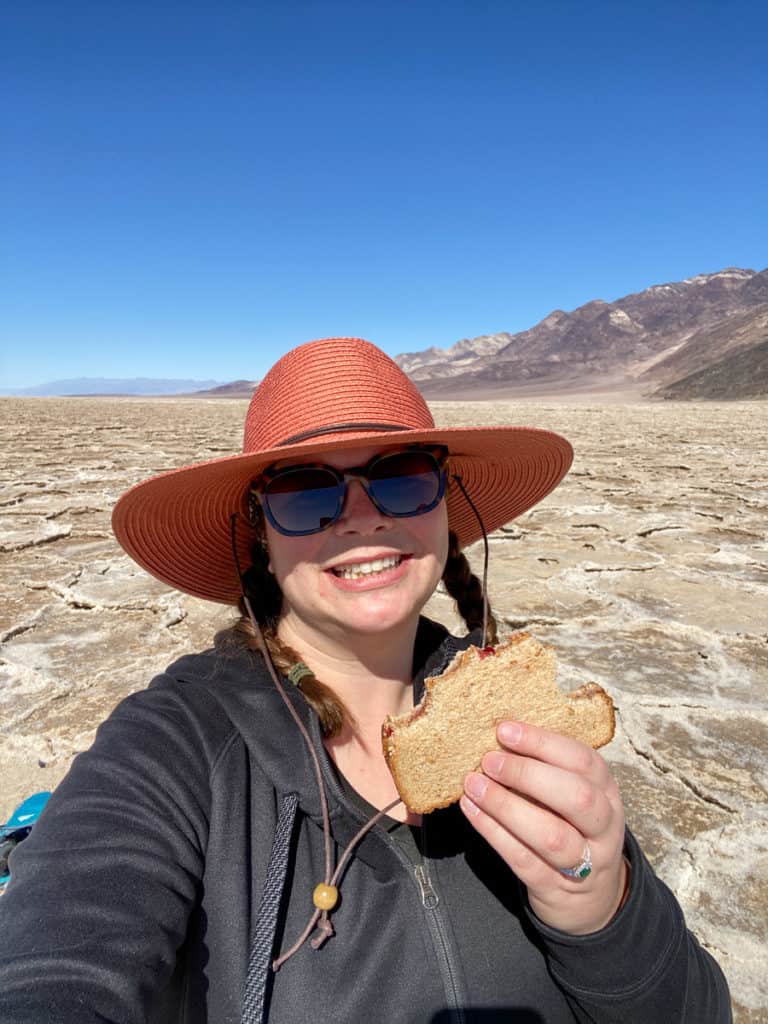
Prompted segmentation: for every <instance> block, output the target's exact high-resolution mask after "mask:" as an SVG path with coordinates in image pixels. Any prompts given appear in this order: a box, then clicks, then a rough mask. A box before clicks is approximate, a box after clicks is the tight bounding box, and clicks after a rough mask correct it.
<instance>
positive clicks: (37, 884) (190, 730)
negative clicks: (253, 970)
mask: <svg viewBox="0 0 768 1024" xmlns="http://www.w3.org/2000/svg"><path fill="white" fill-rule="evenodd" d="M210 744H211V741H210V740H207V739H206V737H205V736H203V735H202V734H201V730H200V728H199V727H198V726H197V724H196V722H195V720H194V719H193V717H192V716H191V715H190V714H189V712H188V711H187V709H186V707H185V703H184V701H183V700H182V698H181V696H180V695H179V694H178V693H176V692H174V691H173V690H171V689H162V688H155V689H151V690H149V691H145V692H143V693H140V694H135V695H134V696H132V697H129V698H128V699H127V700H126V701H124V702H123V703H122V704H121V705H120V706H119V707H118V708H117V709H116V710H115V711H114V712H113V714H112V715H111V717H110V718H109V719H108V720H107V721H106V722H105V723H104V724H103V725H102V726H101V728H100V729H99V731H98V733H97V736H96V740H95V742H94V745H93V747H92V748H91V750H89V751H88V752H87V753H85V754H81V755H80V756H79V757H78V758H76V760H75V762H74V764H73V766H72V769H71V771H70V773H69V775H68V776H67V777H66V778H65V779H64V781H63V782H62V783H61V785H60V786H59V788H58V790H57V791H56V793H55V794H54V795H53V797H52V798H51V799H50V801H49V804H48V807H47V808H46V811H45V813H44V814H43V816H42V818H41V819H40V821H39V823H38V824H37V825H36V826H35V829H34V831H33V832H32V834H31V836H30V837H29V838H28V839H27V840H25V842H24V843H23V844H22V845H21V846H20V847H19V849H18V850H17V851H16V852H15V853H14V857H13V863H12V878H11V882H10V884H9V886H8V889H7V892H6V894H5V895H4V896H3V898H2V904H0V914H1V915H2V928H0V1020H8V1021H10V1020H13V1021H15V1022H17V1024H32V1022H34V1024H43V1022H46V1024H50V1022H51V1021H56V1022H57V1024H69V1022H72V1024H74V1022H77V1024H88V1022H94V1024H95V1022H96V1021H99V1022H101V1024H104V1022H107V1021H113V1022H119V1024H133V1022H136V1024H138V1022H141V1021H144V1020H145V1019H146V1017H147V1013H148V1008H149V1006H150V1004H151V1002H152V999H153V996H154V995H155V994H156V993H157V992H159V991H161V990H162V989H163V988H165V987H166V986H167V984H168V982H169V980H170V977H171V974H172V971H173V968H174V966H175V961H176V952H177V950H178V948H179V947H180V946H181V945H182V943H183V942H184V938H185V934H186V929H187V921H188V918H189V915H190V913H191V911H192V910H193V908H194V907H195V905H196V902H197V896H198V885H199V879H200V877H201V874H202V868H203V862H204V853H205V846H206V842H207V826H208V822H207V806H208V800H209V792H210V790H209V782H208V773H209V766H210V763H211V760H212V755H213V751H211V750H210V749H207V748H209V747H210Z"/></svg>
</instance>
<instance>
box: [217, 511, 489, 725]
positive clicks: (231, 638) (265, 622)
mask: <svg viewBox="0 0 768 1024" xmlns="http://www.w3.org/2000/svg"><path fill="white" fill-rule="evenodd" d="M254 525H255V526H256V529H257V530H259V532H260V534H261V536H260V537H259V539H258V540H257V541H256V543H255V544H254V546H253V550H252V552H251V566H250V568H249V569H248V570H247V571H246V572H245V573H244V574H243V590H244V592H245V594H246V595H247V597H248V601H249V603H250V605H251V608H252V610H253V614H254V618H255V619H256V622H257V623H258V625H259V627H260V629H261V631H262V634H263V636H264V641H265V643H266V645H267V649H268V650H269V654H270V657H271V658H272V661H273V663H274V666H275V668H276V669H277V671H278V672H279V673H281V675H284V676H287V675H288V673H289V672H290V671H291V669H292V668H293V667H294V666H295V665H297V664H298V663H300V662H301V657H300V656H299V654H297V652H296V651H294V650H293V648H292V647H289V645H288V644H286V643H285V642H284V641H282V640H281V639H280V638H279V637H278V635H277V626H278V622H279V620H280V612H281V610H282V605H283V594H282V591H281V590H280V586H279V584H278V582H277V580H276V579H275V577H274V576H273V575H272V573H271V572H270V571H269V551H268V549H267V545H266V539H265V537H264V528H263V521H261V520H260V519H259V518H258V517H257V519H256V522H255V523H254ZM442 578H443V584H444V585H445V589H446V590H447V591H448V593H449V594H450V596H451V597H452V598H453V599H454V601H455V602H456V607H457V608H458V611H459V614H460V615H461V617H462V618H463V619H464V622H465V623H466V625H467V628H468V629H469V630H473V629H477V628H478V627H480V626H482V624H483V587H482V584H481V583H480V580H479V579H478V578H477V576H475V575H474V574H473V572H472V569H471V568H470V565H469V562H468V561H467V558H466V556H465V555H464V553H463V552H462V550H461V546H460V545H459V541H458V538H457V537H456V534H455V533H454V532H453V531H452V530H451V531H450V532H449V534H448V558H447V560H446V563H445V569H444V570H443V577H442ZM239 608H240V618H239V619H238V621H237V622H235V623H234V624H233V625H232V626H230V627H229V628H227V629H224V630H222V631H221V632H220V633H218V634H217V636H216V640H215V642H216V645H217V646H224V645H226V644H231V643H234V644H236V645H237V646H240V647H246V648H248V649H249V650H258V649H259V645H258V641H257V638H256V632H255V630H254V627H253V624H252V622H251V620H250V617H249V616H248V614H247V612H246V608H245V602H244V601H243V599H242V598H241V599H240V603H239ZM488 640H489V642H491V643H495V642H496V640H497V631H496V620H495V619H494V617H493V613H492V612H491V611H490V609H489V610H488ZM297 686H298V687H299V689H300V690H301V692H302V694H303V695H304V697H305V698H306V700H307V703H308V704H310V705H311V707H313V708H314V710H315V711H316V712H317V714H318V716H319V718H320V724H321V726H322V730H323V735H324V736H336V735H338V733H339V732H340V731H341V729H342V726H343V725H344V723H345V722H348V721H351V720H352V716H351V714H350V712H349V710H348V709H347V708H346V706H345V705H344V702H343V701H342V700H341V699H340V698H339V697H338V696H337V694H336V693H335V692H334V691H333V690H332V689H331V687H330V686H328V685H327V684H326V683H323V682H321V680H319V679H318V678H317V676H316V675H315V674H314V673H312V672H309V673H308V674H306V675H303V676H302V677H301V679H300V680H299V682H298V683H297Z"/></svg>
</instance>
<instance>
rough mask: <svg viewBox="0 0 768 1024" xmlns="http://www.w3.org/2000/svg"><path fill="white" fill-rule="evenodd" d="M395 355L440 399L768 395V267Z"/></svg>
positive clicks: (57, 388) (134, 382) (246, 391)
mask: <svg viewBox="0 0 768 1024" xmlns="http://www.w3.org/2000/svg"><path fill="white" fill-rule="evenodd" d="M395 358H396V362H397V363H398V364H399V365H400V366H401V368H402V369H403V370H404V371H405V372H406V373H407V374H408V375H409V376H410V377H411V378H412V380H414V381H415V383H416V384H417V385H418V387H419V389H420V390H421V391H422V392H423V393H424V394H425V395H426V397H427V398H430V399H494V398H496V399H503V398H515V397H540V398H543V397H546V396H548V395H560V396H562V395H566V396H567V395H585V394H587V395H590V394H594V395H596V396H599V395H614V396H618V397H619V398H620V399H633V398H634V399H644V398H653V399H678V400H679V399H720V400H730V399H754V398H768V269H766V270H762V271H755V270H745V269H742V268H739V267H729V268H727V269H725V270H720V271H717V272H716V273H712V274H698V275H697V276H696V277H690V278H687V279H686V280H685V281H677V282H673V283H670V284H659V285H653V286H652V287H651V288H646V289H645V290H644V291H641V292H635V293H633V294H631V295H625V296H624V297H623V298H621V299H617V300H616V301H615V302H604V301H603V300H602V299H594V300H593V301H591V302H587V303H586V304H585V305H583V306H579V307H578V308H577V309H574V310H572V311H571V312H565V311H564V310H562V309H555V310H553V311H552V312H551V313H550V314H549V315H548V316H546V317H544V319H543V320H541V321H540V322H539V323H538V324H536V325H535V326H533V327H531V328H529V329H528V330H525V331H520V332H518V333H516V334H510V333H508V332H506V331H501V332H499V333H498V334H483V335H479V336H478V337H475V338H464V339H462V340H461V341H458V342H456V344H454V345H452V346H451V347H450V348H444V349H443V348H427V349H424V350H422V351H418V352H405V353H403V354H402V355H399V356H396V357H395ZM255 383H256V382H254V381H252V380H237V381H232V382H231V383H227V384H221V383H219V382H217V381H195V380H159V379H148V378H134V379H131V380H124V379H120V380H108V379H104V378H79V379H75V380H64V381H53V382H51V383H49V384H45V385H40V386H39V387H36V388H26V389H24V390H16V391H8V390H6V391H4V392H0V394H14V395H96V394H99V395H180V394H196V395H199V396H203V397H204V396H208V397H217V398H246V397H250V395H251V394H252V393H253V389H254V387H255Z"/></svg>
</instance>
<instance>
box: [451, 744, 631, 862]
mask: <svg viewBox="0 0 768 1024" xmlns="http://www.w3.org/2000/svg"><path fill="white" fill-rule="evenodd" d="M481 767H482V775H480V774H478V775H477V776H476V777H475V778H474V779H473V784H474V786H475V789H476V790H477V789H478V788H480V787H482V783H483V780H485V782H488V780H493V781H494V782H497V783H499V785H498V786H495V787H491V786H488V787H487V789H488V792H487V793H484V794H482V795H483V796H484V802H483V809H484V810H486V811H487V813H489V814H492V815H493V816H494V817H496V816H497V811H499V812H501V809H502V806H503V805H504V799H505V796H506V794H507V793H509V794H510V795H514V796H516V797H517V799H516V800H515V801H513V802H512V803H513V806H510V807H509V808H508V813H515V812H516V811H517V810H519V809H520V808H521V807H522V806H523V805H526V806H528V805H530V806H531V815H530V817H531V818H532V819H533V818H535V819H536V821H535V826H536V827H537V828H547V824H548V822H549V821H550V819H554V821H555V823H556V824H557V825H558V827H557V829H556V831H557V833H558V834H557V835H555V836H554V837H553V840H552V845H553V848H557V845H558V844H559V840H560V838H561V837H560V835H559V833H560V832H561V831H562V830H563V829H564V827H565V825H566V824H570V826H572V828H573V830H575V831H577V832H579V833H580V834H581V835H582V836H586V837H587V838H589V837H590V836H598V835H600V834H601V833H602V832H603V831H604V830H605V829H606V828H607V827H608V824H609V823H610V820H611V818H612V816H613V813H614V810H613V805H612V804H611V801H610V800H609V798H608V794H607V792H606V790H605V788H604V787H601V786H599V785H597V784H596V783H594V782H593V781H592V780H591V778H590V777H589V775H579V774H576V773H575V772H573V771H568V770H567V769H564V768H558V767H556V766H554V765H551V764H545V763H543V762H541V761H536V760H534V759H533V758H531V757H522V756H520V755H518V754H512V753H510V752H503V751H494V752H493V753H490V754H486V755H485V757H484V758H483V761H482V766H481ZM472 795H473V794H472V793H470V796H472ZM477 795H480V794H477ZM520 797H524V798H528V799H525V800H521V799H520ZM531 801H534V803H533V804H531ZM536 805H538V808H537V807H536ZM536 809H538V811H539V812H540V813H538V814H534V813H533V812H534V810H536ZM550 812H554V814H552V813H550ZM560 823H562V827H560ZM552 827H555V826H554V825H553V826H552ZM550 830H551V829H549V828H548V829H547V831H550ZM559 845H562V844H559ZM566 866H567V865H566Z"/></svg>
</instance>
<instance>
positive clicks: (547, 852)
mask: <svg viewBox="0 0 768 1024" xmlns="http://www.w3.org/2000/svg"><path fill="white" fill-rule="evenodd" d="M465 794H466V796H465V797H463V798H462V800H463V803H462V807H463V809H464V812H465V814H467V817H469V818H470V820H471V821H472V824H473V825H474V826H475V828H476V829H477V830H478V831H479V832H480V833H481V835H483V836H484V838H486V839H487V840H488V841H489V842H490V843H491V845H492V846H493V847H494V848H495V849H496V850H497V852H498V853H500V854H501V856H502V857H503V858H504V859H505V860H506V861H507V863H509V864H510V866H512V867H513V869H514V870H515V872H516V873H517V874H518V875H520V876H521V877H526V876H528V875H529V873H530V871H531V870H532V869H535V868H536V867H537V862H538V866H541V867H548V868H550V869H554V870H557V871H559V870H560V869H561V868H563V869H564V868H572V867H573V866H574V865H575V864H577V863H578V862H579V861H580V859H581V856H582V854H583V852H584V842H585V839H584V835H583V834H582V833H581V832H579V831H578V829H576V828H575V827H574V826H573V825H571V824H570V823H569V822H567V821H565V820H564V819H563V818H561V817H559V816H557V815H555V814H552V813H550V812H549V811H548V810H547V809H546V808H543V807H539V806H537V805H535V804H532V803H531V801H530V800H528V799H526V798H525V797H522V796H519V795H518V794H516V793H513V792H510V791H509V790H507V789H505V788H504V787H503V786H501V785H498V784H497V783H494V782H493V781H492V780H489V779H487V778H486V777H485V776H483V775H480V774H475V773H472V774H471V775H468V776H467V780H466V782H465ZM467 797H469V799H467ZM539 873H540V872H539ZM546 873H548V872H546Z"/></svg>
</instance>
